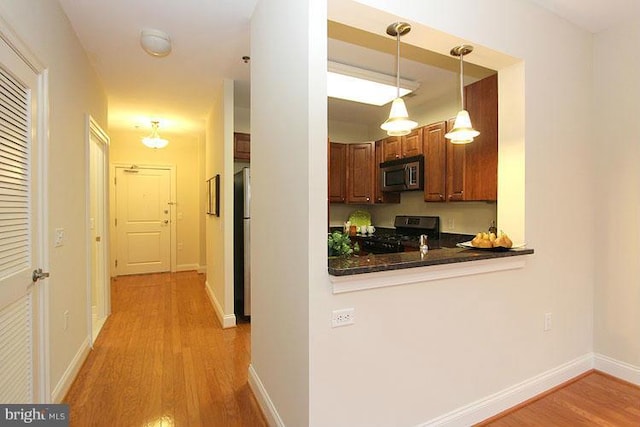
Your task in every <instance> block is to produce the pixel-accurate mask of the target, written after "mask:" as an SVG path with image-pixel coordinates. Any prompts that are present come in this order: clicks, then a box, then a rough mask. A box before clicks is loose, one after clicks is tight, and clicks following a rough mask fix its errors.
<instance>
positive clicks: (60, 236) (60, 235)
mask: <svg viewBox="0 0 640 427" xmlns="http://www.w3.org/2000/svg"><path fill="white" fill-rule="evenodd" d="M53 246H54V247H56V248H58V247H60V246H64V228H56V230H55V236H54V240H53Z"/></svg>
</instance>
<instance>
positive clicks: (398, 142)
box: [381, 136, 402, 162]
mask: <svg viewBox="0 0 640 427" xmlns="http://www.w3.org/2000/svg"><path fill="white" fill-rule="evenodd" d="M381 144H382V161H383V162H388V161H389V160H396V159H399V158H400V157H402V137H401V136H389V137H387V138H385V139H383V140H382V141H381Z"/></svg>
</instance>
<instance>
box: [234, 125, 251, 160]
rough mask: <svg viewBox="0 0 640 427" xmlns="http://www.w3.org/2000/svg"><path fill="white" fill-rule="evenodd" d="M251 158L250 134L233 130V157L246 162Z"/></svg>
mask: <svg viewBox="0 0 640 427" xmlns="http://www.w3.org/2000/svg"><path fill="white" fill-rule="evenodd" d="M250 158H251V135H249V134H248V133H240V132H235V133H234V134H233V159H234V160H239V161H244V162H248V161H249V160H250Z"/></svg>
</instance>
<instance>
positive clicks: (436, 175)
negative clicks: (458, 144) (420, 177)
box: [422, 122, 447, 202]
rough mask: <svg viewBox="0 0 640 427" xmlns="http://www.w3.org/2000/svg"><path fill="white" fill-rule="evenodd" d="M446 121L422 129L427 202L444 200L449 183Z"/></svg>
mask: <svg viewBox="0 0 640 427" xmlns="http://www.w3.org/2000/svg"><path fill="white" fill-rule="evenodd" d="M446 131H447V123H446V122H438V123H434V124H431V125H428V126H425V127H424V129H423V131H422V139H423V140H424V154H425V159H424V164H425V171H424V174H425V176H424V200H425V202H444V201H445V193H446V185H447V151H446V147H447V146H446V139H445V138H444V134H445V133H446Z"/></svg>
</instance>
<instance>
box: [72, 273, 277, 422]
mask: <svg viewBox="0 0 640 427" xmlns="http://www.w3.org/2000/svg"><path fill="white" fill-rule="evenodd" d="M111 301H112V303H111V304H112V314H111V316H110V317H109V319H108V320H107V322H106V324H105V326H104V328H103V330H102V332H101V333H100V336H99V337H98V339H97V340H96V343H95V345H94V349H93V351H91V353H90V354H89V356H88V358H87V360H86V362H85V364H84V366H83V367H82V369H81V370H80V373H79V374H78V377H77V378H76V381H75V382H74V384H73V385H72V386H71V389H70V390H69V392H68V393H67V396H66V398H65V400H64V403H68V404H69V405H70V419H71V426H132V427H133V426H149V427H174V426H176V427H181V426H224V427H227V426H251V427H254V426H266V422H265V421H264V418H263V416H262V414H261V412H260V410H259V408H258V405H257V403H256V402H255V399H254V397H253V394H252V393H251V391H250V389H249V386H248V384H247V369H248V365H249V361H250V332H251V329H250V325H249V324H240V325H239V326H238V327H237V328H234V329H227V330H223V329H221V328H220V326H219V324H218V321H217V320H216V318H215V314H214V311H213V308H212V307H211V304H210V302H209V300H208V297H207V295H206V292H205V288H204V276H203V275H198V274H197V273H195V272H182V273H173V274H171V273H163V274H149V275H136V276H122V277H118V278H117V279H113V280H112V283H111Z"/></svg>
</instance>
